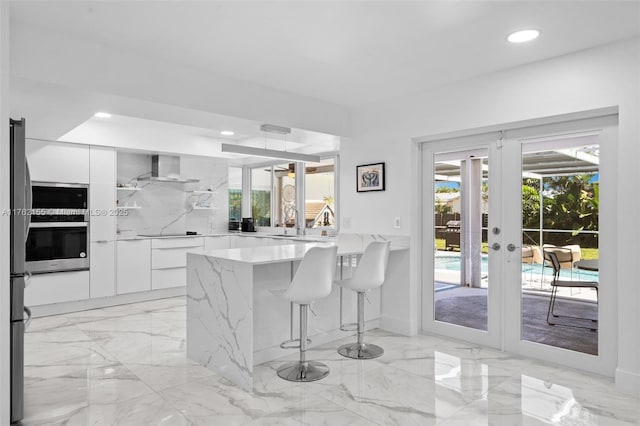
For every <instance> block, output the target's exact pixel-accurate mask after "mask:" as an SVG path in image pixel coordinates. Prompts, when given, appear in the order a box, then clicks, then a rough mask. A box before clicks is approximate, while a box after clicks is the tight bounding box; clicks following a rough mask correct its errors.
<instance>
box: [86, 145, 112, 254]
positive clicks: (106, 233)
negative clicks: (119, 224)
mask: <svg viewBox="0 0 640 426" xmlns="http://www.w3.org/2000/svg"><path fill="white" fill-rule="evenodd" d="M89 154H90V161H89V162H90V180H91V183H90V184H89V208H90V209H91V211H92V213H93V214H92V215H91V217H90V222H89V225H90V226H89V238H90V241H92V242H96V241H114V239H115V235H116V216H115V206H116V151H115V148H108V147H102V146H91V147H90V148H89Z"/></svg>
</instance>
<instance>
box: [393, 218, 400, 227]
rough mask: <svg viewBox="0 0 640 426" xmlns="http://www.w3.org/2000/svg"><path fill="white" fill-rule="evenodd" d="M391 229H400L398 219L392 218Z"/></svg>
mask: <svg viewBox="0 0 640 426" xmlns="http://www.w3.org/2000/svg"><path fill="white" fill-rule="evenodd" d="M393 227H394V228H400V217H394V218H393Z"/></svg>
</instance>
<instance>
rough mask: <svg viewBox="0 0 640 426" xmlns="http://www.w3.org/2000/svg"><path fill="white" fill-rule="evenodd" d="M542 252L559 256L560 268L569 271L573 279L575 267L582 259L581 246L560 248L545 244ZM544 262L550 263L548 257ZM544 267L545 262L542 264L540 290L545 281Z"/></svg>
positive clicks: (573, 245) (574, 245)
mask: <svg viewBox="0 0 640 426" xmlns="http://www.w3.org/2000/svg"><path fill="white" fill-rule="evenodd" d="M542 251H543V252H547V251H550V252H551V251H552V252H554V253H556V254H557V255H558V260H559V261H560V268H561V269H568V270H569V272H570V274H571V279H573V266H574V264H575V263H576V262H577V261H578V260H580V258H581V250H580V246H579V245H577V244H572V245H567V246H562V247H558V246H554V245H553V244H544V245H543V246H542ZM544 260H545V261H548V259H547V258H546V257H545V258H544ZM544 266H545V262H542V278H541V281H540V284H541V285H540V288H542V282H543V281H544ZM578 279H580V275H578Z"/></svg>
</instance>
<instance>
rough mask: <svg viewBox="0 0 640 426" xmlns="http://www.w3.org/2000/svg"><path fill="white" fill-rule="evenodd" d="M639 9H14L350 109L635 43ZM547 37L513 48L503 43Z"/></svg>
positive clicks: (484, 5)
mask: <svg viewBox="0 0 640 426" xmlns="http://www.w3.org/2000/svg"><path fill="white" fill-rule="evenodd" d="M639 7H640V6H639V3H638V2H637V1H623V2H618V1H563V2H560V1H533V2H527V1H515V0H512V1H422V2H419V1H414V2H400V1H379V2H355V1H342V2H335V1H323V2H321V1H305V2H288V1H282V2H271V1H260V2H244V1H235V2H231V1H229V2H220V1H194V2H191V1H165V2H156V1H112V2H101V1H84V2H82V1H55V0H53V1H46V2H37V1H14V2H12V4H11V19H12V26H13V25H25V26H32V27H37V28H40V29H44V30H48V31H54V32H58V33H62V34H65V35H67V36H70V37H76V38H80V39H83V40H92V41H95V42H97V43H100V44H103V45H108V46H111V47H115V48H118V49H122V50H123V51H129V52H132V53H137V54H141V55H145V56H153V57H157V58H160V59H162V60H165V61H170V62H174V63H177V64H181V65H186V66H189V67H193V68H197V69H201V70H205V71H208V72H211V73H213V74H218V75H225V76H231V77H234V78H238V79H241V80H246V81H249V82H253V83H257V84H260V85H263V86H267V87H271V88H275V89H280V90H283V91H286V92H290V93H295V94H299V95H303V96H308V97H313V98H316V99H321V100H325V101H329V102H333V103H336V104H340V105H345V106H350V107H357V106H361V105H364V104H367V103H370V102H376V101H381V100H384V99H387V98H392V97H395V96H400V95H403V94H407V93H412V92H416V91H423V90H428V89H430V88H434V87H438V86H442V85H444V84H447V83H450V82H454V81H458V80H464V79H469V78H473V77H475V76H478V75H481V74H486V73H490V72H494V71H498V70H501V69H507V68H511V67H515V66H519V65H523V64H527V63H532V62H536V61H539V60H544V59H547V58H552V57H556V56H560V55H564V54H567V53H570V52H575V51H579V50H583V49H587V48H590V47H594V46H598V45H603V44H607V43H611V42H614V41H617V40H621V39H625V38H630V37H634V36H637V35H638V34H639V30H640V23H639V21H640V19H639V18H640V11H639V10H640V9H639ZM525 27H536V28H539V29H541V30H542V36H541V37H540V38H539V39H538V40H536V41H534V42H531V43H527V44H521V45H511V44H509V43H507V42H506V41H505V36H506V35H507V34H508V33H509V32H511V31H512V30H515V29H521V28H525Z"/></svg>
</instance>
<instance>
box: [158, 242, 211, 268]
mask: <svg viewBox="0 0 640 426" xmlns="http://www.w3.org/2000/svg"><path fill="white" fill-rule="evenodd" d="M198 248H199V247H198ZM191 249H193V247H192V248H191ZM189 250H190V249H189V248H165V249H152V250H151V269H167V268H184V267H186V266H187V251H189Z"/></svg>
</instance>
